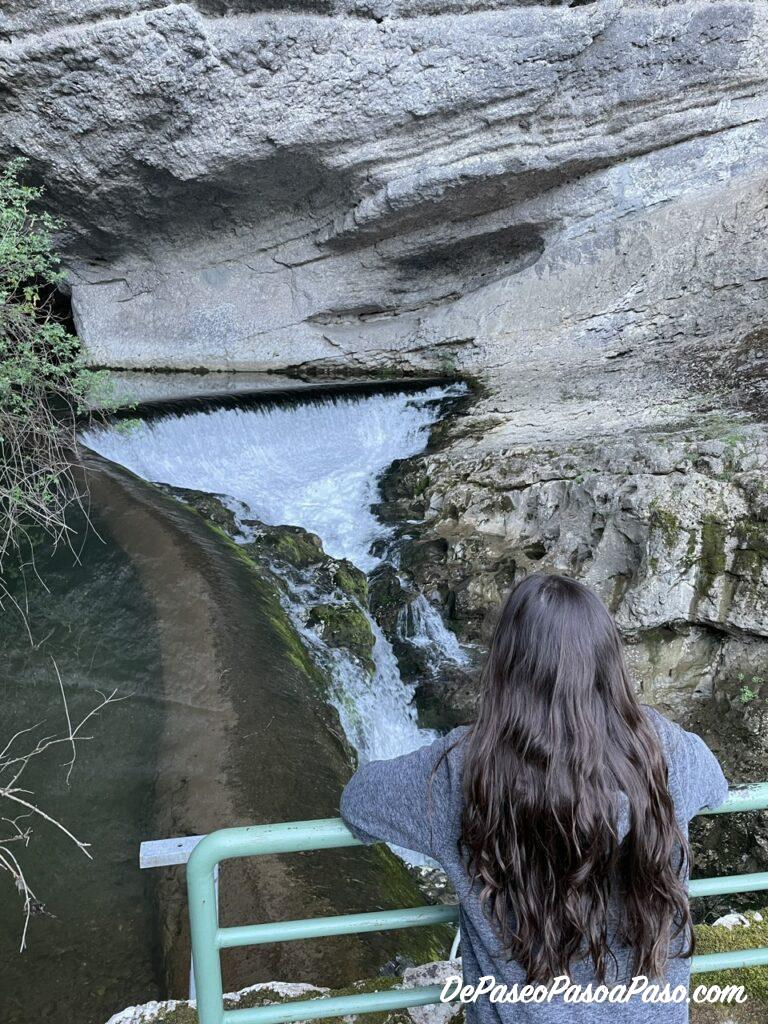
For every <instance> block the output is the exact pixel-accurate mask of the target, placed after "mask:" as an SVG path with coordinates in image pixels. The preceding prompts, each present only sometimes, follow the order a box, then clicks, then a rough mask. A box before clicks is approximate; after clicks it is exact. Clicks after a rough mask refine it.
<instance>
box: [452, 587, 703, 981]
mask: <svg viewBox="0 0 768 1024" xmlns="http://www.w3.org/2000/svg"><path fill="white" fill-rule="evenodd" d="M464 748H465V760H464V771H463V787H464V808H463V816H462V828H461V839H460V849H461V851H462V853H463V856H464V858H465V860H466V862H467V866H468V869H469V873H470V877H471V878H472V879H473V881H476V880H479V882H480V883H481V885H482V891H481V900H482V903H483V906H484V909H485V913H486V915H487V916H488V917H489V918H490V920H491V922H492V924H493V926H494V928H495V930H496V932H497V934H498V936H499V938H500V940H501V942H502V944H503V947H504V951H505V955H507V956H508V957H509V959H513V960H516V961H518V962H519V963H520V964H521V966H522V967H523V968H524V970H525V971H526V973H527V976H528V980H529V981H531V982H542V983H547V982H548V981H551V980H552V978H554V977H556V976H558V975H562V974H569V973H570V965H571V963H572V962H573V961H574V960H582V959H584V960H587V959H591V961H592V963H593V964H594V970H595V974H596V976H597V978H598V980H599V981H601V982H602V981H604V980H605V977H606V967H607V964H608V960H609V958H611V956H612V954H611V952H610V949H611V943H612V941H614V942H615V941H618V942H619V943H621V944H622V945H623V946H625V947H630V948H631V950H632V951H633V955H634V970H635V973H636V974H643V975H646V976H648V977H653V978H658V977H661V976H662V975H663V973H664V968H665V964H666V962H667V959H668V957H669V956H670V955H675V956H683V957H687V956H690V955H692V952H693V931H692V928H691V917H690V911H689V907H688V896H687V890H686V879H685V871H684V869H685V867H686V865H687V861H688V849H687V843H686V841H685V838H684V836H683V833H682V832H681V830H680V828H679V826H678V824H677V822H676V819H675V814H674V807H673V803H672V799H671V797H670V794H669V788H668V778H667V766H666V762H665V759H664V757H663V754H662V751H661V746H660V743H659V740H658V738H657V736H656V733H655V730H654V729H653V727H652V725H651V724H650V723H649V721H648V720H647V718H646V716H645V715H644V714H643V712H642V710H641V708H640V705H639V704H638V702H637V700H636V698H635V695H634V692H633V688H632V684H631V682H630V679H629V676H628V673H627V669H626V666H625V663H624V655H623V649H622V643H621V639H620V637H619V634H618V631H617V629H616V626H615V624H614V622H613V619H612V618H611V616H610V615H609V613H608V611H607V610H606V608H605V607H604V605H603V604H602V603H601V601H600V600H599V598H598V597H597V596H596V595H595V594H593V593H592V592H591V591H590V590H589V589H588V588H587V587H585V586H582V585H581V584H580V583H576V582H575V581H573V580H570V579H567V578H565V577H563V576H556V575H544V574H541V573H536V574H534V575H531V576H528V577H527V578H526V579H524V580H523V581H522V582H521V583H520V584H518V586H517V587H515V589H514V590H513V591H512V593H511V594H510V595H509V597H508V599H507V601H506V603H505V604H504V607H503V609H502V611H501V615H500V618H499V621H498V624H497V626H496V630H495V633H494V636H493V640H492V642H491V647H490V651H489V655H488V658H487V661H486V664H485V668H484V672H483V679H482V698H481V704H480V710H479V715H478V718H477V720H476V722H475V723H474V725H473V726H472V727H471V728H470V731H469V733H468V734H467V736H466V738H465V742H464ZM622 794H623V796H622ZM625 800H626V803H624V801H625ZM622 804H623V805H624V809H625V812H626V814H627V822H628V830H627V831H626V834H625V835H624V836H623V838H622V836H621V834H620V831H619V825H618V820H619V813H620V810H621V807H622ZM617 912H618V918H617ZM677 938H681V941H680V943H679V947H680V948H678V949H677V950H676V951H675V952H674V953H672V947H673V942H674V940H675V939H677Z"/></svg>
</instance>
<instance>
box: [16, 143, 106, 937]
mask: <svg viewBox="0 0 768 1024" xmlns="http://www.w3.org/2000/svg"><path fill="white" fill-rule="evenodd" d="M23 166H24V161H23V160H15V161H13V162H12V163H10V164H9V165H8V166H7V167H6V169H5V171H4V172H2V173H0V608H2V607H3V604H4V601H9V602H11V603H12V604H14V605H16V607H17V609H18V610H19V612H20V613H21V614H22V617H23V618H24V621H25V622H26V617H25V616H24V614H23V610H22V609H21V608H19V606H18V604H17V603H16V602H15V600H14V598H13V596H12V595H11V593H10V592H9V590H8V589H7V587H6V586H5V584H4V583H3V571H4V569H5V563H6V560H7V557H8V555H9V552H10V551H17V550H18V548H19V546H20V545H21V544H22V543H23V541H24V540H25V539H26V540H28V541H29V542H30V550H31V547H32V545H31V537H30V531H31V530H33V529H34V530H36V531H39V530H42V531H43V532H44V533H45V534H47V535H48V536H49V537H51V538H52V539H53V541H54V543H56V542H58V541H60V540H61V539H62V538H66V537H67V536H68V529H69V528H68V526H67V521H66V513H67V509H68V507H69V506H70V505H71V504H72V502H80V494H79V490H78V487H77V486H76V482H75V479H74V475H73V466H74V457H75V452H76V439H75V427H76V421H77V415H78V413H80V412H81V411H82V409H83V406H84V403H85V398H86V395H87V394H88V393H89V392H92V391H93V390H94V388H95V385H96V384H97V382H98V381H100V380H101V379H102V378H101V375H98V374H94V373H92V372H91V371H90V370H88V369H87V368H86V367H85V366H84V365H83V362H82V359H81V355H80V350H79V345H78V341H77V338H75V337H74V336H73V335H72V334H70V333H69V332H68V331H67V330H66V328H65V326H64V324H63V323H61V321H60V320H59V319H58V318H57V317H56V316H55V313H54V310H53V304H52V299H53V295H54V292H55V290H56V287H57V286H58V285H59V283H60V282H61V279H62V274H61V271H60V270H59V259H58V257H57V256H56V254H55V252H54V249H53V241H52V239H53V235H54V232H55V231H57V230H58V229H59V227H60V224H59V222H58V221H56V220H55V219H54V218H53V217H51V216H50V215H49V214H47V213H45V212H42V213H37V212H33V209H32V207H33V204H35V203H36V202H37V201H38V200H39V199H40V197H41V194H42V190H41V189H39V188H32V187H30V186H28V185H24V184H22V183H21V181H20V180H19V174H20V171H21V169H22V168H23ZM30 639H31V634H30ZM54 668H55V663H54ZM56 676H57V678H58V683H59V688H60V691H61V699H62V706H63V723H62V725H61V726H60V727H57V728H54V729H53V730H52V731H50V730H47V729H45V725H46V723H45V722H39V723H37V724H34V725H32V726H29V727H27V728H24V729H21V730H20V731H19V732H17V733H15V734H14V735H13V736H10V737H9V738H8V741H7V742H6V743H4V741H3V740H2V739H0V874H1V873H3V872H5V873H7V874H8V875H10V877H11V879H12V880H13V882H14V883H15V886H16V888H17V889H18V891H19V893H20V894H21V899H22V904H23V913H24V925H23V929H22V935H21V949H22V950H23V949H24V946H25V942H26V935H27V927H28V924H29V919H30V916H31V915H32V914H34V913H36V912H43V911H44V907H43V904H42V903H41V902H40V901H39V900H38V899H37V897H36V896H35V894H34V892H33V891H32V889H31V888H30V885H29V884H28V881H27V878H26V876H25V873H24V869H23V866H22V865H23V859H24V849H25V848H26V847H27V846H28V844H29V842H30V841H31V839H32V835H33V827H34V824H35V822H37V823H42V822H46V823H47V824H48V825H50V826H53V827H54V828H56V829H58V830H59V831H61V832H62V833H64V835H66V836H67V837H68V838H69V839H70V840H71V841H72V842H73V843H75V844H76V845H77V846H78V847H79V849H81V850H82V851H83V853H85V854H86V855H87V856H90V854H89V853H88V849H87V844H86V843H84V842H82V841H81V840H79V839H77V838H76V837H75V836H74V835H73V834H72V832H70V831H69V829H67V828H66V826H65V825H63V824H62V823H61V822H60V821H59V820H58V819H57V818H56V817H55V815H54V814H52V813H50V812H49V811H47V810H45V809H44V808H43V806H42V804H41V801H40V800H39V799H38V798H37V797H36V796H35V794H34V793H32V792H30V791H29V790H28V789H27V788H25V787H24V785H23V776H24V773H25V772H26V770H27V768H28V767H29V765H30V763H31V762H32V761H34V760H35V759H36V758H38V757H39V756H40V755H42V754H44V753H45V752H46V751H48V750H49V749H50V748H51V747H55V746H63V747H64V748H65V749H68V750H69V752H70V753H69V758H68V760H67V761H66V762H65V765H64V768H65V770H66V772H67V782H68V781H69V775H70V774H71V771H72V767H73V765H74V763H75V756H76V752H77V745H78V743H79V742H80V741H81V740H83V739H86V738H87V737H86V736H85V735H84V733H83V730H84V728H85V726H86V724H87V723H89V722H90V721H91V720H92V719H93V717H94V715H96V714H97V713H98V712H99V711H100V710H101V709H102V708H103V707H105V706H106V705H107V704H109V703H111V702H112V701H114V700H115V699H117V698H116V696H115V694H114V693H112V694H110V695H105V694H99V695H98V696H99V699H98V702H97V703H96V704H95V706H94V708H93V709H92V710H91V711H90V712H89V713H88V714H87V715H86V716H85V717H84V718H83V719H82V720H81V721H79V722H73V721H72V719H71V718H70V714H69V708H68V706H67V700H66V695H65V692H64V686H63V684H62V681H61V677H60V676H59V675H58V669H56ZM3 743H4V745H3Z"/></svg>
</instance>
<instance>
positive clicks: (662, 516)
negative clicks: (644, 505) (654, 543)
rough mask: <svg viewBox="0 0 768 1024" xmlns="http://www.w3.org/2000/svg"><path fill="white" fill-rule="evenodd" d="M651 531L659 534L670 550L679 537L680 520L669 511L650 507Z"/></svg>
mask: <svg viewBox="0 0 768 1024" xmlns="http://www.w3.org/2000/svg"><path fill="white" fill-rule="evenodd" d="M650 522H651V530H652V531H653V532H656V533H660V534H661V536H662V537H663V539H664V543H665V544H666V545H667V547H669V548H672V547H674V546H675V544H676V542H677V538H678V537H679V536H680V520H679V519H678V518H677V516H676V515H675V514H674V513H672V512H670V511H669V509H665V508H660V507H659V506H654V505H653V504H652V505H651V517H650Z"/></svg>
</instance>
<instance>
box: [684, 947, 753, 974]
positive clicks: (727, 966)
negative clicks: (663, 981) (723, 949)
mask: <svg viewBox="0 0 768 1024" xmlns="http://www.w3.org/2000/svg"><path fill="white" fill-rule="evenodd" d="M765 964H768V946H763V947H761V948H759V949H733V950H730V951H729V952H728V953H702V954H701V955H700V956H695V957H694V958H693V960H692V962H691V974H704V973H705V971H728V970H731V971H735V970H738V969H739V968H740V967H762V966H764V965H765Z"/></svg>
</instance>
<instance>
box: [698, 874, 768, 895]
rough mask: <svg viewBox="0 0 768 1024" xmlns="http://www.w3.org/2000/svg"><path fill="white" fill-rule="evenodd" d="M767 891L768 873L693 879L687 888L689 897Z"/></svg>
mask: <svg viewBox="0 0 768 1024" xmlns="http://www.w3.org/2000/svg"><path fill="white" fill-rule="evenodd" d="M762 889H768V871H756V872H755V873H754V874H751V875H721V876H720V877H719V878H718V877H715V878H694V879H692V880H691V882H690V884H689V887H688V894H689V895H690V896H724V895H725V894H726V893H729V892H759V891H760V890H762Z"/></svg>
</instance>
